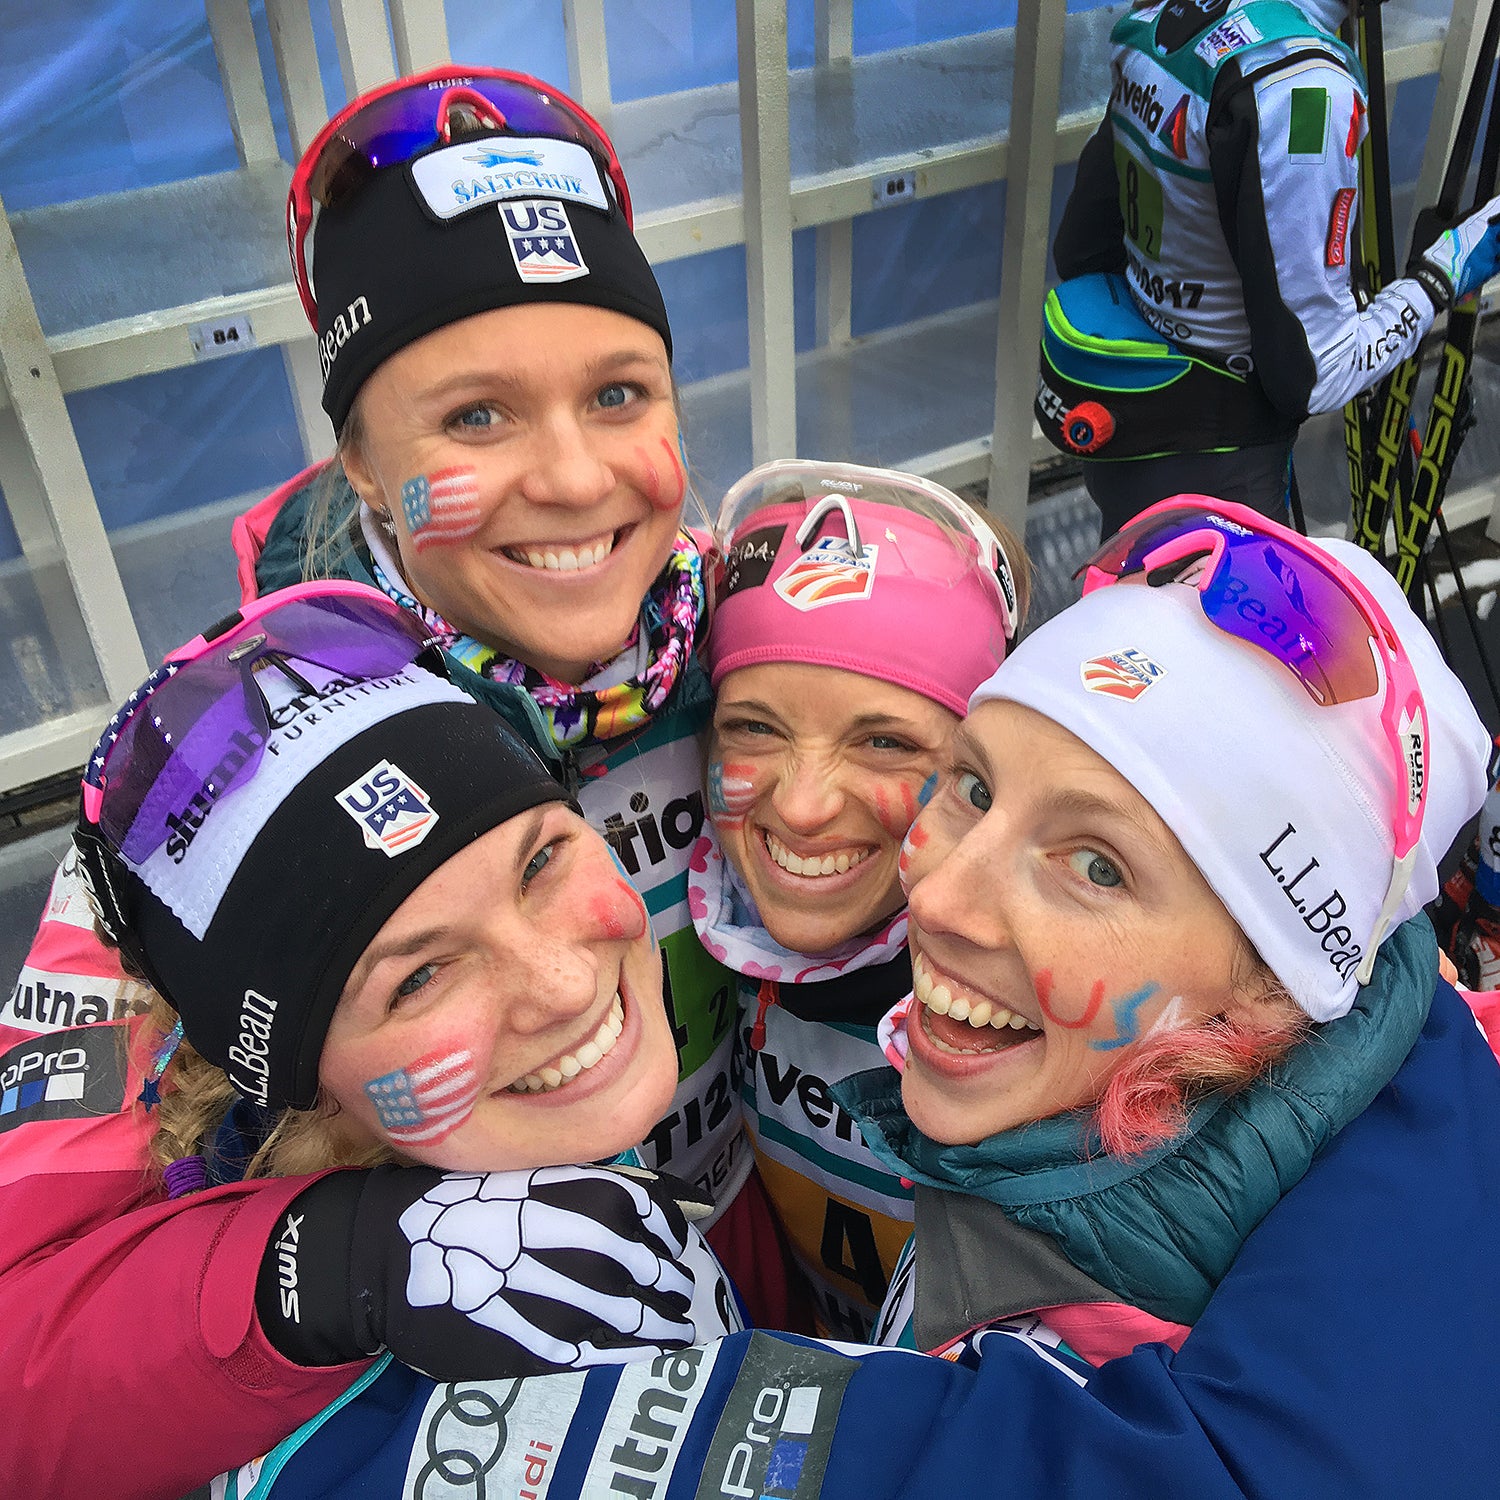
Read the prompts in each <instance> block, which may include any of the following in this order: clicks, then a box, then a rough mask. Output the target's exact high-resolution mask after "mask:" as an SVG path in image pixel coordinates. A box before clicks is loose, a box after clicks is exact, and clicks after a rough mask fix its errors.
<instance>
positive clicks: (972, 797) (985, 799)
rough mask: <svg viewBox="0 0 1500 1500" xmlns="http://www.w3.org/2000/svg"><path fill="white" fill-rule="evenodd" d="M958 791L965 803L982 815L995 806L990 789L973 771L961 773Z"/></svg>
mask: <svg viewBox="0 0 1500 1500" xmlns="http://www.w3.org/2000/svg"><path fill="white" fill-rule="evenodd" d="M957 790H958V795H959V796H960V797H962V798H963V800H964V801H965V802H967V803H968V804H969V805H970V806H971V807H976V808H978V809H979V811H980V812H982V813H987V812H988V811H989V810H990V808H991V807H993V806H994V799H993V798H992V797H991V796H990V789H989V788H988V787H987V786H986V785H985V784H984V783H983V782H982V781H981V780H980V779H979V778H978V777H977V776H976V775H975V774H974V773H973V772H972V771H960V772H959V775H958V783H957Z"/></svg>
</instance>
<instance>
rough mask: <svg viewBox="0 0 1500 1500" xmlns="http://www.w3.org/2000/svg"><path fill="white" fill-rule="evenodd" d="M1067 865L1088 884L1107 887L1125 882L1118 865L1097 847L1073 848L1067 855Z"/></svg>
mask: <svg viewBox="0 0 1500 1500" xmlns="http://www.w3.org/2000/svg"><path fill="white" fill-rule="evenodd" d="M1068 865H1069V868H1070V869H1072V871H1073V873H1074V874H1075V875H1081V876H1082V877H1083V878H1084V879H1085V880H1087V881H1088V882H1089V884H1090V885H1098V886H1104V887H1106V888H1109V887H1113V886H1117V885H1124V884H1125V877H1124V876H1123V875H1122V874H1121V873H1120V867H1119V866H1118V865H1117V864H1116V863H1115V862H1114V861H1113V860H1112V859H1106V858H1105V857H1104V855H1102V854H1100V853H1099V851H1098V850H1097V849H1075V850H1074V851H1073V852H1072V853H1071V854H1070V855H1069V856H1068Z"/></svg>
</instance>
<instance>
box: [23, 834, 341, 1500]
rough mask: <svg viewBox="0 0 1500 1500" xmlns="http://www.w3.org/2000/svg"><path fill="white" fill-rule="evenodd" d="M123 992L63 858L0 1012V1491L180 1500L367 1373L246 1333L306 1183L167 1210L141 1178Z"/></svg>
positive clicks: (144, 1174) (212, 1195) (136, 1070)
mask: <svg viewBox="0 0 1500 1500" xmlns="http://www.w3.org/2000/svg"><path fill="white" fill-rule="evenodd" d="M140 989H141V987H140V986H138V985H136V984H135V983H134V982H133V981H132V980H130V979H128V978H127V977H126V976H125V975H124V974H123V973H122V972H121V970H120V967H119V964H118V962H117V961H116V958H115V955H114V953H113V951H112V950H109V949H107V948H104V947H103V946H102V945H101V944H100V943H99V942H98V939H97V938H96V937H95V934H94V931H93V923H92V920H91V918H90V917H89V915H88V905H87V900H86V898H85V896H84V894H83V889H82V884H81V882H80V881H79V880H78V878H77V876H76V875H75V874H74V872H73V869H72V867H71V861H65V863H64V865H63V866H62V868H61V869H59V871H58V874H57V876H56V878H55V879H54V881H53V887H52V895H51V898H50V900H49V902H48V906H47V910H46V912H45V913H44V914H43V919H42V924H41V928H40V930H39V932H38V934H37V937H36V941H35V943H34V944H33V946H32V950H31V953H30V955H29V956H28V960H27V964H26V967H25V968H24V969H23V971H22V974H21V977H20V980H19V982H18V983H17V985H16V988H15V990H14V991H13V992H12V994H11V996H10V998H9V1000H8V1001H5V1002H4V1003H0V1330H3V1334H0V1341H3V1343H0V1388H3V1389H4V1390H5V1392H6V1415H5V1421H4V1423H3V1424H0V1474H3V1475H4V1476H5V1486H4V1487H5V1492H6V1493H7V1494H14V1495H56V1496H73V1495H85V1494H90V1493H93V1492H94V1491H95V1490H96V1489H97V1488H98V1487H99V1484H100V1480H101V1476H103V1475H108V1476H109V1482H108V1488H109V1489H110V1492H111V1493H112V1494H115V1495H118V1496H128V1497H141V1500H146V1497H151V1496H160V1497H164V1500H180V1497H181V1496H182V1495H184V1494H186V1493H187V1492H188V1491H190V1490H192V1489H193V1488H194V1487H195V1486H197V1485H199V1484H202V1483H205V1482H206V1481H207V1480H209V1479H210V1478H212V1477H213V1476H214V1475H216V1474H219V1473H222V1472H224V1471H226V1470H228V1469H231V1468H233V1467H235V1466H236V1465H238V1464H242V1463H246V1462H248V1461H250V1460H251V1459H253V1458H255V1457H257V1456H258V1455H260V1454H262V1453H265V1452H266V1451H267V1450H268V1449H269V1448H271V1447H272V1446H273V1445H274V1444H275V1443H276V1442H278V1441H279V1440H280V1439H281V1438H284V1437H286V1436H287V1435H288V1434H289V1433H290V1432H291V1431H292V1430H293V1429H294V1428H296V1427H297V1426H299V1425H300V1424H301V1423H302V1422H303V1421H305V1420H306V1419H307V1418H308V1417H311V1416H313V1415H314V1414H315V1413H316V1412H318V1411H320V1410H321V1409H322V1408H323V1407H324V1406H326V1405H327V1404H328V1402H329V1401H331V1400H332V1399H333V1398H334V1397H336V1396H338V1395H339V1394H340V1393H341V1392H343V1391H344V1390H345V1389H346V1388H347V1387H348V1385H349V1383H350V1381H351V1380H353V1379H354V1377H355V1376H356V1375H357V1374H358V1373H359V1372H360V1371H361V1370H363V1369H364V1368H365V1365H364V1363H360V1364H356V1365H342V1366H337V1367H334V1368H330V1369H321V1370H307V1369H302V1368H300V1367H298V1366H296V1365H292V1364H290V1363H288V1362H287V1361H286V1360H285V1359H283V1358H282V1357H281V1355H279V1354H278V1353H277V1352H276V1351H275V1350H274V1349H273V1348H271V1346H270V1345H269V1344H268V1343H267V1342H266V1339H265V1336H264V1335H263V1334H262V1333H261V1330H260V1326H259V1324H258V1322H257V1321H256V1317H255V1308H254V1294H255V1279H256V1272H257V1269H258V1267H259V1264H260V1258H261V1254H262V1252H263V1251H264V1249H265V1246H266V1242H267V1240H268V1239H269V1237H270V1234H271V1230H272V1227H273V1226H274V1225H275V1223H276V1222H277V1220H278V1218H279V1216H280V1214H281V1211H282V1209H283V1208H284V1207H285V1206H286V1204H287V1203H288V1202H289V1201H290V1200H291V1199H292V1198H294V1197H295V1196H296V1195H297V1193H299V1192H300V1191H301V1190H302V1189H303V1188H304V1187H306V1186H307V1184H308V1183H309V1182H310V1181H312V1178H310V1177H295V1178H277V1179H272V1180H267V1181H260V1182H256V1183H252V1184H243V1185H235V1186H230V1187H221V1188H213V1189H210V1190H208V1191H205V1192H199V1193H195V1194H192V1195H191V1196H189V1197H186V1198H182V1199H178V1200H176V1201H169V1200H168V1199H167V1198H166V1195H165V1191H164V1190H163V1188H162V1186H161V1184H160V1181H159V1179H157V1178H156V1177H155V1176H154V1174H152V1173H150V1172H149V1171H148V1159H147V1151H146V1143H147V1139H148V1134H149V1130H150V1125H149V1121H148V1118H147V1116H146V1113H145V1111H144V1109H143V1108H142V1107H141V1106H140V1105H139V1104H138V1103H137V1102H136V1096H137V1095H138V1094H139V1093H140V1089H141V1068H140V1064H139V1059H138V1057H137V1055H136V1054H138V1053H139V1052H140V1050H141V1048H140V1046H137V1045H134V1043H135V1042H136V1033H137V1032H138V1031H139V1030H140V1025H141V1023H140V1021H139V1018H138V1016H137V1015H136V1012H137V1011H138V1010H139V1008H140V1004H141V994H140ZM127 1053H129V1062H128V1065H127V1064H126V1063H125V1061H124V1060H125V1058H126V1056H127ZM122 1073H123V1077H122Z"/></svg>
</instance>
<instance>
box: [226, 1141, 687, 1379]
mask: <svg viewBox="0 0 1500 1500" xmlns="http://www.w3.org/2000/svg"><path fill="white" fill-rule="evenodd" d="M681 1186H682V1185H681V1184H678V1183H676V1182H675V1181H674V1180H672V1179H666V1178H657V1177H656V1176H654V1174H651V1173H648V1172H642V1171H639V1170H633V1169H628V1168H613V1167H540V1168H537V1169H535V1170H532V1171H519V1172H487V1173H486V1172H440V1171H437V1170H435V1169H433V1168H430V1167H376V1168H374V1169H373V1170H360V1171H347V1172H336V1173H333V1174H332V1175H330V1176H327V1177H323V1178H320V1179H319V1180H318V1181H317V1182H315V1183H313V1184H312V1185H311V1186H310V1187H309V1188H307V1189H306V1190H305V1191H304V1192H303V1193H301V1194H299V1195H298V1197H297V1198H295V1199H294V1200H293V1201H292V1202H291V1204H289V1205H288V1207H287V1209H286V1210H285V1211H284V1212H283V1213H282V1215H281V1217H280V1219H279V1220H278V1221H277V1225H276V1228H275V1230H274V1231H273V1232H272V1236H271V1240H270V1243H269V1244H268V1245H267V1247H266V1253H265V1256H264V1257H263V1259H262V1261H261V1268H260V1274H259V1278H258V1280H257V1283H256V1311H257V1313H258V1314H259V1317H260V1321H261V1326H262V1328H263V1329H264V1330H265V1333H266V1336H267V1338H268V1339H269V1340H270V1341H271V1343H272V1344H273V1345H274V1346H275V1347H276V1348H277V1349H278V1350H279V1351H280V1352H281V1353H282V1354H284V1355H285V1356H286V1357H287V1358H288V1359H290V1360H292V1361H294V1362H295V1363H297V1364H301V1365H330V1364H342V1363H344V1362H346V1361H350V1360H357V1359H360V1358H362V1357H365V1356H368V1355H372V1354H375V1353H377V1352H378V1351H379V1350H381V1349H383V1348H384V1349H389V1350H390V1351H391V1353H392V1354H393V1355H395V1357H396V1358H397V1359H399V1360H401V1361H402V1362H403V1363H404V1364H408V1365H411V1366H412V1367H413V1368H415V1369H418V1370H421V1371H423V1372H424V1373H425V1374H428V1375H431V1376H433V1377H434V1378H436V1379H439V1380H453V1379H464V1378H476V1379H480V1378H489V1379H499V1378H505V1377H511V1376H518V1375H531V1374H539V1373H542V1372H544V1371H549V1370H559V1369H571V1368H576V1367H578V1366H580V1365H590V1364H615V1363H620V1362H622V1361H625V1360H629V1359H633V1358H639V1357H640V1356H641V1354H642V1353H643V1352H650V1351H652V1350H657V1349H676V1348H682V1347H684V1346H685V1345H687V1344H690V1343H692V1342H693V1340H694V1326H693V1323H692V1322H691V1321H690V1319H689V1317H688V1308H689V1305H690V1302H691V1299H692V1295H693V1289H694V1281H693V1276H692V1275H691V1274H690V1273H689V1271H688V1270H686V1269H685V1268H684V1267H683V1266H682V1265H681V1264H680V1263H679V1262H681V1260H682V1259H683V1255H684V1251H685V1250H686V1248H687V1245H688V1240H689V1235H690V1231H689V1230H688V1227H687V1222H686V1220H685V1218H684V1214H683V1210H682V1208H681V1207H680V1206H679V1204H678V1202H677V1201H676V1197H675V1195H674V1190H676V1189H678V1188H680V1187H681Z"/></svg>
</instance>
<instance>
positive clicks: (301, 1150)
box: [135, 990, 402, 1179]
mask: <svg viewBox="0 0 1500 1500" xmlns="http://www.w3.org/2000/svg"><path fill="white" fill-rule="evenodd" d="M176 1022H177V1012H176V1011H175V1010H173V1008H172V1007H171V1005H170V1004H168V1002H167V1001H166V1000H165V999H164V998H163V997H162V996H161V995H160V994H158V993H157V992H156V991H154V990H153V991H152V992H151V1004H150V1007H149V1009H148V1011H147V1019H146V1023H145V1028H144V1036H145V1038H146V1039H147V1041H148V1042H149V1044H150V1045H151V1047H152V1048H153V1049H154V1048H155V1047H156V1046H157V1045H158V1044H159V1043H160V1042H161V1041H162V1040H163V1039H164V1038H165V1037H166V1036H167V1034H168V1033H169V1032H170V1031H171V1030H172V1028H173V1026H174V1025H175V1024H176ZM160 1089H161V1102H160V1103H159V1104H157V1105H156V1106H155V1107H154V1108H153V1109H152V1110H151V1112H150V1119H151V1120H152V1122H153V1123H154V1126H155V1129H154V1130H153V1132H152V1135H151V1140H150V1148H149V1149H150V1155H151V1163H152V1167H153V1169H154V1171H155V1173H156V1175H157V1176H160V1175H161V1173H163V1172H164V1171H165V1170H166V1168H167V1167H168V1166H170V1165H171V1163H172V1162H174V1161H177V1160H179V1159H180V1158H182V1157H184V1156H196V1155H198V1154H199V1153H200V1152H201V1150H202V1148H203V1144H204V1142H205V1141H207V1140H209V1139H211V1138H212V1136H213V1133H214V1132H215V1131H216V1130H217V1129H218V1128H219V1125H220V1124H221V1123H222V1121H223V1119H224V1117H225V1115H227V1114H228V1113H229V1110H230V1107H231V1106H232V1105H233V1104H234V1103H235V1101H236V1100H237V1099H239V1097H240V1095H239V1092H238V1091H237V1090H236V1089H235V1087H234V1085H233V1084H232V1083H230V1081H229V1075H228V1074H227V1073H225V1072H224V1070H223V1069H222V1068H220V1067H217V1066H216V1065H215V1064H213V1063H211V1062H209V1061H208V1059H207V1058H205V1057H202V1056H201V1055H200V1054H199V1053H198V1052H196V1051H195V1050H194V1048H193V1046H192V1044H191V1043H190V1042H188V1041H187V1040H186V1039H184V1040H183V1041H182V1042H181V1043H179V1045H178V1047H177V1051H176V1052H175V1054H174V1055H173V1057H172V1060H171V1061H170V1062H169V1063H168V1064H167V1067H166V1070H165V1072H164V1073H163V1074H162V1077H161V1083H160ZM135 1108H136V1109H144V1108H145V1106H144V1105H143V1104H141V1103H139V1102H138V1103H137V1104H136V1105H135ZM338 1116H339V1107H338V1105H337V1104H335V1103H334V1102H333V1100H332V1099H330V1098H328V1097H327V1095H326V1094H325V1093H324V1092H323V1091H322V1090H321V1089H320V1090H319V1092H318V1099H317V1102H316V1103H315V1104H314V1105H313V1107H312V1108H311V1109H305V1110H303V1109H288V1110H284V1111H283V1112H282V1114H281V1116H280V1118H279V1119H278V1120H277V1121H276V1124H275V1127H274V1128H273V1129H272V1131H271V1133H270V1135H269V1136H268V1137H267V1138H266V1141H265V1143H264V1144H263V1145H262V1146H261V1147H260V1149H259V1150H258V1151H257V1152H256V1153H255V1155H254V1156H253V1157H251V1159H250V1164H249V1165H248V1166H247V1167H246V1168H245V1177H246V1178H247V1179H248V1178H252V1177H300V1176H303V1175H304V1174H306V1173H308V1172H321V1171H325V1170H326V1169H327V1168H329V1167H378V1166H381V1165H383V1164H385V1163H387V1162H398V1161H401V1160H402V1158H401V1157H400V1156H398V1155H397V1153H396V1152H394V1151H393V1150H391V1148H390V1147H389V1146H386V1145H384V1144H381V1143H378V1142H373V1143H370V1144H368V1145H365V1146H361V1147H352V1146H351V1145H350V1144H349V1143H348V1141H347V1139H345V1136H344V1132H342V1131H341V1130H339V1128H338V1126H337V1124H336V1122H337V1120H338Z"/></svg>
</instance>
